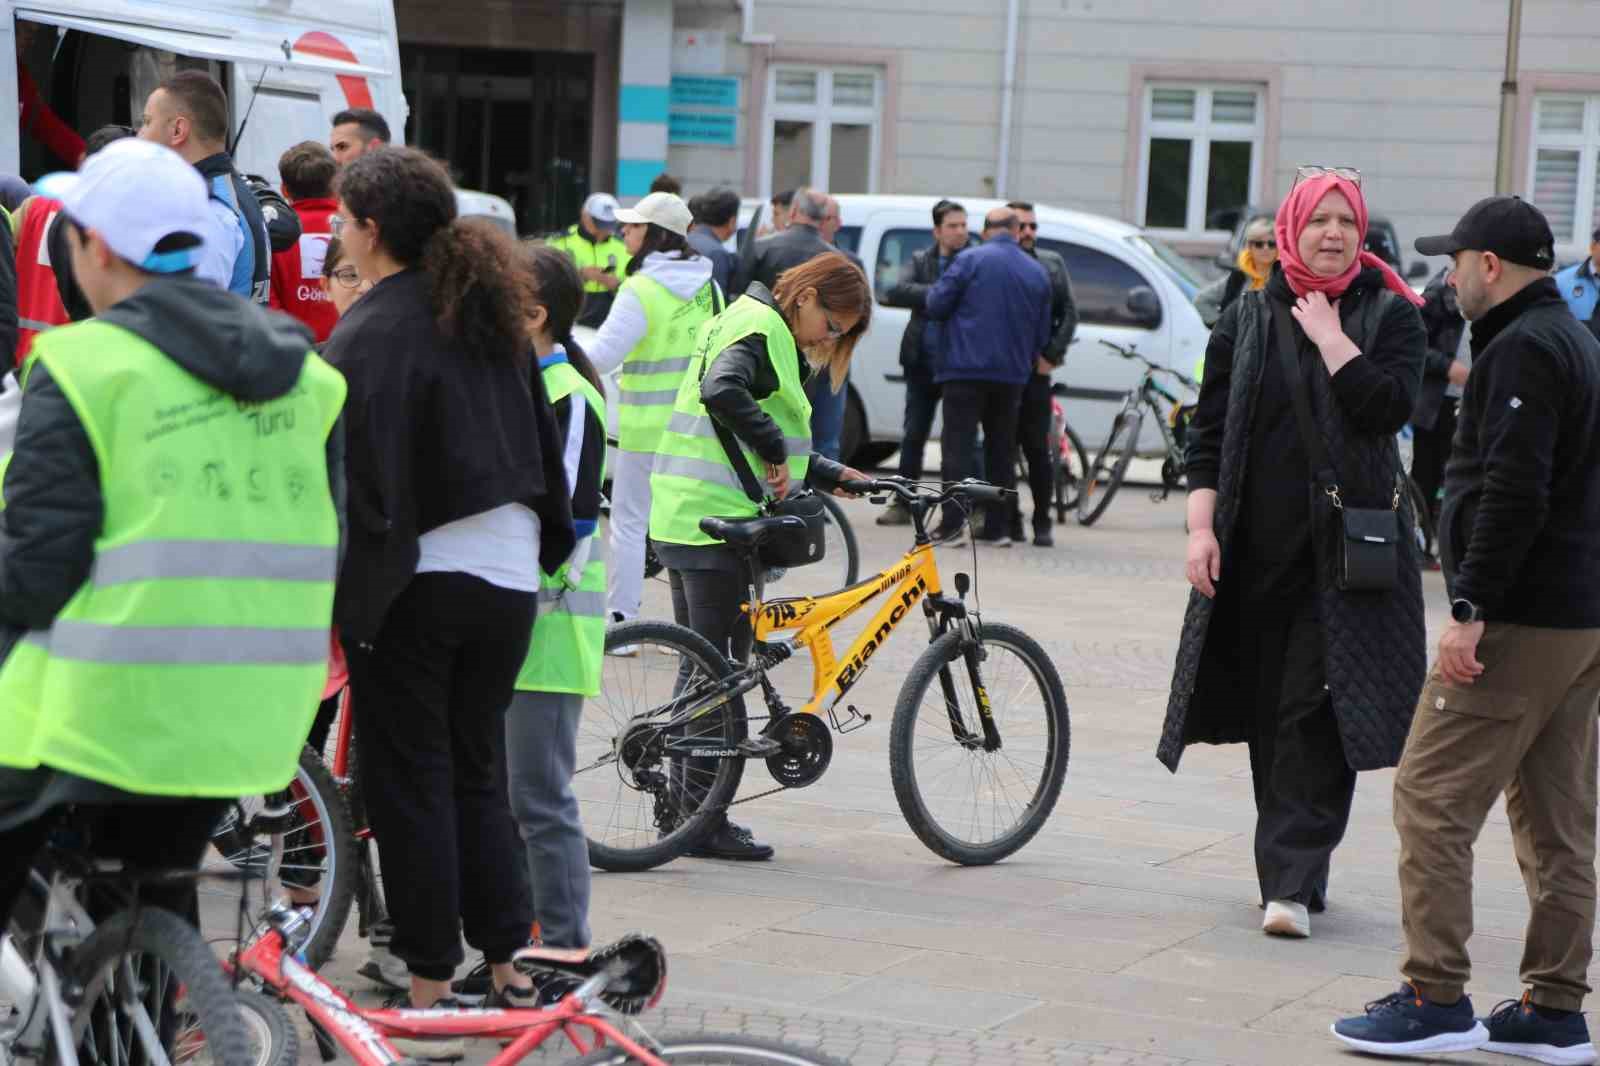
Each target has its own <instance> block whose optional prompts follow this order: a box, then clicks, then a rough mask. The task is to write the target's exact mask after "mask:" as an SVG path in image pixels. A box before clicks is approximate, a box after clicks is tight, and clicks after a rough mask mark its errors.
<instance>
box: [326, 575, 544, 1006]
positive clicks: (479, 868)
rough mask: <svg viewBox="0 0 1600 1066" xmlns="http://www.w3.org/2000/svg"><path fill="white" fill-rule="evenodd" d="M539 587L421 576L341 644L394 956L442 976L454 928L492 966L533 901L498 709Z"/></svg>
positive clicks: (522, 653)
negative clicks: (363, 635) (372, 626)
mask: <svg viewBox="0 0 1600 1066" xmlns="http://www.w3.org/2000/svg"><path fill="white" fill-rule="evenodd" d="M534 609H535V598H534V593H531V592H516V591H513V590H510V589H504V588H500V587H498V586H496V585H491V584H489V583H488V582H487V581H483V580H481V579H479V578H476V577H472V576H469V575H467V574H455V573H446V574H418V575H417V576H416V577H414V578H413V579H412V581H411V584H410V585H408V586H407V587H406V590H405V591H404V592H403V593H401V594H400V598H399V599H397V600H396V601H395V603H394V606H393V607H391V608H390V609H389V614H388V616H387V617H386V618H385V619H384V623H383V629H382V630H381V631H380V632H379V634H378V638H377V640H375V641H374V642H373V643H372V644H370V645H358V646H354V647H351V646H347V647H346V654H347V655H348V657H349V660H350V689H351V697H352V698H353V699H354V700H355V713H356V743H357V745H359V750H360V755H361V774H362V782H363V787H364V789H365V792H366V801H367V813H368V816H369V818H370V820H371V823H372V830H373V834H374V835H375V836H376V837H377V838H378V856H379V860H380V862H381V863H382V866H383V874H384V894H385V895H386V897H387V902H388V905H389V914H390V916H391V917H392V918H393V920H394V924H395V931H394V940H393V943H392V945H391V949H392V950H393V951H394V953H395V954H396V955H398V956H399V957H400V958H401V959H403V960H405V963H406V965H407V966H409V967H410V968H411V972H412V973H413V974H415V975H416V976H418V977H422V978H426V979H428V980H432V981H443V980H447V979H448V978H449V977H451V975H452V974H454V972H455V969H456V967H457V966H459V965H460V964H461V961H462V958H463V953H462V950H461V933H462V932H463V931H464V932H465V933H466V938H467V943H469V944H471V945H472V946H473V947H475V948H477V949H478V950H480V951H482V952H483V954H484V958H486V959H487V960H488V961H489V962H491V963H495V962H508V961H510V959H511V953H512V952H514V951H515V950H516V949H518V948H520V947H522V946H523V945H525V944H526V943H527V942H528V934H529V929H530V926H531V925H532V922H533V899H532V895H531V893H530V890H529V888H528V878H527V867H526V860H525V859H524V856H523V850H522V842H521V840H520V839H519V838H518V836H517V827H516V822H515V821H514V820H513V819H512V817H511V800H510V797H509V795H508V793H507V791H506V751H505V714H506V708H507V707H509V706H510V704H511V694H512V691H513V689H514V686H515V684H516V679H517V673H518V671H520V670H521V669H522V663H523V660H524V659H525V658H526V657H527V654H528V640H529V637H530V636H531V634H532V631H533V617H534Z"/></svg>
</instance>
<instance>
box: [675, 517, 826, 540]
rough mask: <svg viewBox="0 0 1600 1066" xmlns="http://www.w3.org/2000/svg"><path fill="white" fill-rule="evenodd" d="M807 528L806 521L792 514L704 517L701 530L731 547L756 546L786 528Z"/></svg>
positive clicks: (791, 529) (701, 520)
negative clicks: (752, 516) (758, 516)
mask: <svg viewBox="0 0 1600 1066" xmlns="http://www.w3.org/2000/svg"><path fill="white" fill-rule="evenodd" d="M797 526H798V527H799V528H800V529H804V528H805V523H804V522H803V521H802V520H801V519H799V518H796V517H794V516H792V515H773V516H770V517H767V518H702V519H700V532H702V533H704V534H705V535H706V536H708V537H711V538H713V539H715V540H720V541H722V542H723V543H724V544H726V545H728V546H729V547H730V548H755V547H758V546H760V544H761V543H762V542H763V541H765V540H766V539H767V538H769V537H771V536H773V535H775V534H777V533H779V532H782V531H784V530H789V531H793V530H794V529H795V528H796V527H797Z"/></svg>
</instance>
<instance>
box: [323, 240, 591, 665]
mask: <svg viewBox="0 0 1600 1066" xmlns="http://www.w3.org/2000/svg"><path fill="white" fill-rule="evenodd" d="M324 352H325V358H327V359H328V361H329V362H331V363H333V365H334V366H336V367H338V368H339V370H341V371H342V372H343V373H344V376H345V380H346V381H348V382H349V385H350V395H349V399H348V400H347V401H346V404H345V410H346V415H347V421H346V434H347V438H348V453H349V460H348V463H347V467H346V469H347V471H348V475H349V479H350V551H349V554H348V555H347V556H346V558H345V561H344V566H343V567H342V568H341V570H340V573H339V588H338V594H337V598H336V602H335V605H334V617H335V619H336V620H337V621H338V622H339V626H340V629H341V631H342V632H343V633H344V634H346V635H348V637H349V638H350V639H352V640H355V641H358V642H360V641H371V640H372V639H373V638H374V637H376V636H377V634H378V630H379V629H380V628H381V627H382V625H383V620H384V616H385V615H386V614H387V613H388V611H389V606H390V605H391V604H392V603H393V602H394V600H395V598H396V597H397V596H399V594H400V593H401V591H402V590H403V589H404V588H405V587H406V585H407V584H409V583H410V581H411V578H412V576H413V575H414V574H415V572H416V569H417V560H418V558H419V556H420V551H419V549H418V546H417V539H418V538H419V537H421V536H422V534H424V533H426V532H428V531H429V530H431V529H436V528H438V527H439V526H442V525H444V524H446V523H447V522H454V521H456V520H457V519H460V518H467V517H469V516H471V515H475V514H479V513H482V512H484V511H488V510H492V509H493V508H495V507H499V506H501V505H503V504H507V503H522V504H525V505H527V506H528V507H530V508H532V509H533V510H534V511H535V512H536V513H537V514H538V515H539V522H540V536H541V544H540V553H539V563H540V565H541V566H542V567H543V568H544V570H545V571H546V572H547V573H553V572H555V570H556V568H557V567H559V566H560V565H561V563H562V562H563V561H565V559H566V557H567V556H568V555H569V554H570V553H571V551H572V547H573V544H574V537H573V529H572V510H571V506H570V505H569V503H568V500H567V493H566V491H565V474H564V473H563V472H562V468H561V454H562V449H561V434H560V431H559V430H558V428H557V426H556V422H555V416H554V414H553V413H552V411H551V409H550V401H549V399H548V398H547V396H546V394H545V391H544V381H543V379H542V378H541V377H540V376H539V374H538V373H537V372H535V371H534V369H533V366H532V359H531V357H530V355H529V353H527V352H526V351H519V352H514V353H499V352H496V353H478V352H468V351H464V350H462V348H461V347H460V346H459V345H458V344H457V343H455V342H454V341H452V340H450V339H448V338H446V337H445V336H444V335H443V334H442V333H441V332H440V330H439V326H438V324H437V323H436V322H435V320H434V317H433V311H432V301H431V300H430V298H429V292H428V279H427V276H426V274H425V273H424V272H423V271H422V270H419V269H412V270H404V271H401V272H400V273H398V274H395V275H392V276H390V277H387V278H385V279H383V280H382V281H380V282H378V284H377V285H375V286H374V287H373V289H372V291H371V292H369V293H367V294H366V295H365V296H363V297H362V298H361V299H360V300H358V301H356V304H355V306H353V307H352V308H351V309H350V311H349V313H347V314H346V315H345V316H344V317H343V318H342V319H340V320H339V324H338V325H337V326H336V327H334V331H333V335H332V336H330V337H329V338H328V342H327V345H326V346H325V349H324Z"/></svg>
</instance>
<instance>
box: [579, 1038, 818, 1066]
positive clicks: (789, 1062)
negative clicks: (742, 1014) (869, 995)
mask: <svg viewBox="0 0 1600 1066" xmlns="http://www.w3.org/2000/svg"><path fill="white" fill-rule="evenodd" d="M658 1043H659V1044H660V1045H661V1050H660V1051H659V1052H657V1053H656V1057H657V1058H659V1059H661V1061H663V1062H670V1063H674V1064H676V1066H844V1064H843V1063H841V1062H839V1060H837V1059H832V1058H828V1057H827V1056H826V1055H823V1054H820V1053H819V1052H816V1051H813V1050H811V1049H810V1048H797V1047H789V1046H785V1045H783V1044H773V1043H769V1042H767V1041H765V1040H747V1039H745V1038H744V1037H739V1036H717V1035H716V1034H713V1033H706V1034H703V1035H695V1036H664V1037H661V1038H660V1039H659V1041H658ZM639 1061H641V1060H639V1059H637V1058H635V1057H634V1056H632V1055H630V1054H628V1053H627V1052H626V1051H624V1050H622V1049H621V1048H601V1049H600V1050H599V1051H592V1052H590V1053H589V1054H587V1055H585V1056H583V1057H582V1058H581V1059H573V1060H572V1061H571V1062H569V1063H568V1064H567V1066H627V1064H628V1063H633V1062H639Z"/></svg>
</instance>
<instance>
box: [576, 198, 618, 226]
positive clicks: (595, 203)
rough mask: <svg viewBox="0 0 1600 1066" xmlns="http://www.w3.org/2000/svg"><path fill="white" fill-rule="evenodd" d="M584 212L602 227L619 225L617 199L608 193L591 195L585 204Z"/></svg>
mask: <svg viewBox="0 0 1600 1066" xmlns="http://www.w3.org/2000/svg"><path fill="white" fill-rule="evenodd" d="M583 211H584V214H586V215H588V216H589V217H590V218H592V219H594V220H595V221H596V222H598V223H599V224H600V225H602V226H615V225H616V224H617V198H616V197H615V196H612V195H611V194H610V193H608V192H597V193H590V194H589V198H588V199H587V200H585V201H584V202H583Z"/></svg>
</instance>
